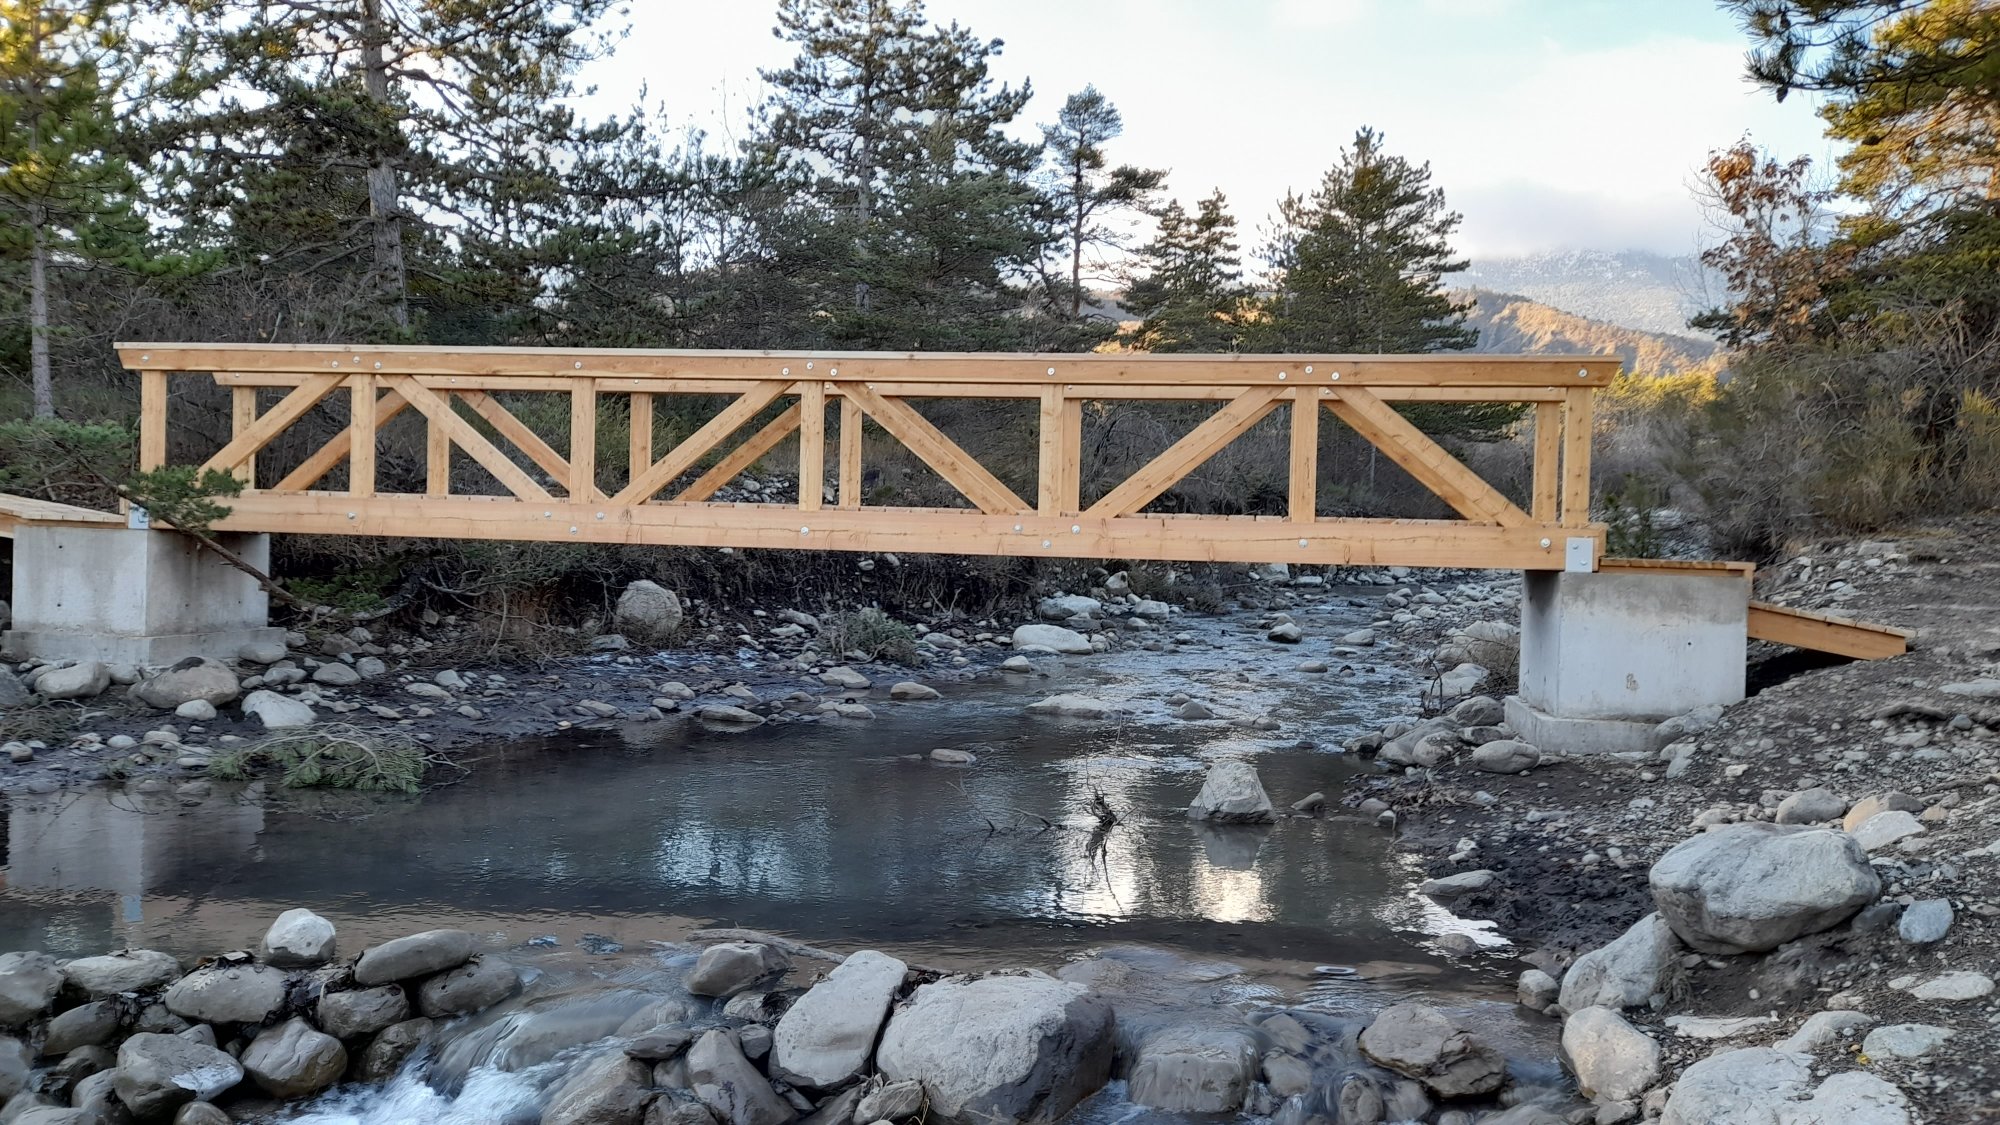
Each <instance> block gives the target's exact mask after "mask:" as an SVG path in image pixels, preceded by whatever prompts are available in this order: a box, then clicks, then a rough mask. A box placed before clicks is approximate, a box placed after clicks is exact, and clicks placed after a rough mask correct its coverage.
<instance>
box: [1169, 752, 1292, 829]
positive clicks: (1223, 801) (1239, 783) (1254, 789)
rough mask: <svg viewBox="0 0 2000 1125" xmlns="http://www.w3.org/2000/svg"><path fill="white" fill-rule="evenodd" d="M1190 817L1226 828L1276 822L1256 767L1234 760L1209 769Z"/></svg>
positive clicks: (1190, 811) (1190, 810) (1268, 797)
mask: <svg viewBox="0 0 2000 1125" xmlns="http://www.w3.org/2000/svg"><path fill="white" fill-rule="evenodd" d="M1188 815H1189V816H1191V817H1193V818H1195V819H1196V820H1207V821H1214V822H1217V823H1222V824H1266V823H1269V822H1270V821H1272V820H1275V819H1276V816H1275V814H1273V813H1272V811H1271V798H1270V796H1269V795H1268V794H1266V793H1265V792H1264V783H1263V781H1261V780H1260V779H1259V778H1258V777H1257V769H1256V767H1255V766H1252V765H1251V764H1250V763H1249V762H1243V761H1236V760H1233V759H1231V760H1224V761H1220V762H1217V763H1215V764H1214V765H1212V766H1210V767H1208V775H1207V776H1206V777H1204V778H1202V781H1201V792H1200V793H1199V794H1198V795H1196V797H1195V799H1194V803H1193V804H1191V805H1189V806H1188Z"/></svg>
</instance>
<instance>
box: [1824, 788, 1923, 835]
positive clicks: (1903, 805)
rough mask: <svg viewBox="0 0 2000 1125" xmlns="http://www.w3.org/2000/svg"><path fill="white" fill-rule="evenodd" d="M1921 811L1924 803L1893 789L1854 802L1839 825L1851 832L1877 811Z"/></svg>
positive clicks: (1866, 821)
mask: <svg viewBox="0 0 2000 1125" xmlns="http://www.w3.org/2000/svg"><path fill="white" fill-rule="evenodd" d="M1922 811H1924V803H1923V802H1922V801H1919V800H1917V799H1916V798H1915V797H1912V796H1910V795H1909V794H1907V793H1897V792H1894V791H1891V792H1888V793H1877V794H1874V795H1873V796H1869V797H1863V798H1861V799H1860V800H1859V801H1856V802H1854V807H1852V808H1850V809H1848V810H1847V815H1846V816H1845V817H1842V818H1841V821H1840V826H1841V827H1842V828H1844V829H1846V830H1847V831H1849V832H1853V831H1855V830H1856V829H1858V828H1860V827H1861V826H1862V825H1864V824H1866V823H1868V821H1869V819H1870V818H1872V817H1874V816H1875V815H1876V814H1877V813H1885V812H1906V813H1920V812H1922Z"/></svg>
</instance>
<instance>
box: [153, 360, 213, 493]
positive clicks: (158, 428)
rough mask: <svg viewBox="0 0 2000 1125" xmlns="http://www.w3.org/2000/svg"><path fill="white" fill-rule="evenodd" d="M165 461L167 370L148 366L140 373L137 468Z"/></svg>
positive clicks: (162, 463)
mask: <svg viewBox="0 0 2000 1125" xmlns="http://www.w3.org/2000/svg"><path fill="white" fill-rule="evenodd" d="M233 436H234V435H232V437H233ZM166 463H167V373H166V372H165V371H160V370H155V369H151V368H149V369H147V370H145V371H141V372H139V471H140V472H142V473H143V472H150V471H151V470H153V469H157V468H159V467H160V466H162V465H164V464H166Z"/></svg>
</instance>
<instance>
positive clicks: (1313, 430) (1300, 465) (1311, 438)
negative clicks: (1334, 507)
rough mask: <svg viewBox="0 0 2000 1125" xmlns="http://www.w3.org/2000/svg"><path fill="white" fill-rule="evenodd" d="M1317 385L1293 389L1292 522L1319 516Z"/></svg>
mask: <svg viewBox="0 0 2000 1125" xmlns="http://www.w3.org/2000/svg"><path fill="white" fill-rule="evenodd" d="M1321 402H1322V400H1321V398H1320V394H1319V388H1318V387H1300V388H1299V389H1297V390H1295V391H1293V392H1292V496H1291V519H1292V522H1293V523H1311V522H1312V521H1313V520H1315V519H1318V518H1319V414H1320V410H1321V405H1320V404H1321Z"/></svg>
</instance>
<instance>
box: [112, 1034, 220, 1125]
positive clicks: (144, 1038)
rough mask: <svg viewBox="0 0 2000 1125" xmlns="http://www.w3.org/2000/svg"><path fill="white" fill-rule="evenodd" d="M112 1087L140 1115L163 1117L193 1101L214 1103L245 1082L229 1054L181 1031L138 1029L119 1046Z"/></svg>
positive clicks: (141, 1116)
mask: <svg viewBox="0 0 2000 1125" xmlns="http://www.w3.org/2000/svg"><path fill="white" fill-rule="evenodd" d="M110 1073H111V1074H112V1076H113V1077H112V1089H114V1090H115V1091H117V1094H118V1100H119V1101H121V1102H124V1103H125V1108H127V1109H129V1110H131V1111H132V1113H133V1114H134V1115H136V1116H138V1117H139V1118H141V1119H144V1118H149V1117H163V1116H165V1115H167V1114H168V1113H171V1112H173V1111H174V1110H175V1109H178V1108H179V1107H181V1106H183V1105H186V1104H187V1103H188V1102H192V1101H212V1100H214V1099H215V1097H216V1095H218V1094H221V1093H222V1092H223V1091H225V1090H228V1089H230V1088H231V1087H233V1086H235V1085H236V1084H237V1083H239V1082H241V1081H243V1066H242V1064H240V1063H238V1062H237V1061H236V1060H235V1059H233V1058H231V1057H230V1056H229V1055H228V1054H227V1053H226V1052H224V1051H219V1050H217V1049H216V1048H214V1047H209V1046H206V1045H204V1044H201V1043H196V1042H194V1041H193V1040H191V1039H183V1038H181V1037H180V1036H178V1035H159V1034H155V1033H153V1032H140V1033H139V1034H137V1035H134V1036H132V1037H131V1038H130V1039H127V1040H125V1042H124V1044H123V1045H121V1046H120V1047H119V1048H118V1068H117V1069H116V1070H114V1071H111V1072H110Z"/></svg>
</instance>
